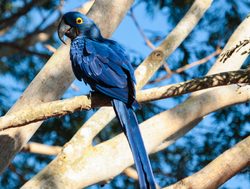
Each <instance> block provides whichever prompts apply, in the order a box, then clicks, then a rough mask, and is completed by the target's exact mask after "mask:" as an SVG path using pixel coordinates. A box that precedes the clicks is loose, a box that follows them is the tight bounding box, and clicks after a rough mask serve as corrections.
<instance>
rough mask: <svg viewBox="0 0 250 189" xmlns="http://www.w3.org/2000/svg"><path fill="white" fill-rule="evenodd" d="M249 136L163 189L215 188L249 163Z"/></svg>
mask: <svg viewBox="0 0 250 189" xmlns="http://www.w3.org/2000/svg"><path fill="white" fill-rule="evenodd" d="M249 146H250V136H249V137H247V138H245V139H244V140H242V141H241V142H239V143H238V144H236V145H235V146H234V147H232V148H231V149H229V150H227V151H225V152H224V153H223V154H221V155H220V156H219V157H217V158H216V159H215V160H213V161H212V162H211V163H209V164H208V165H207V166H206V167H204V168H203V169H201V170H200V171H198V172H197V173H195V174H193V175H191V176H189V177H187V178H185V179H182V180H181V181H179V182H177V183H175V184H173V185H171V186H169V187H165V188H164V189H187V188H192V189H200V188H202V189H216V188H219V186H221V185H222V184H223V183H225V182H226V181H227V180H229V179H230V178H231V177H233V176H234V175H235V174H237V173H238V172H239V171H241V170H243V169H244V168H246V167H247V166H249V165H250V148H249Z"/></svg>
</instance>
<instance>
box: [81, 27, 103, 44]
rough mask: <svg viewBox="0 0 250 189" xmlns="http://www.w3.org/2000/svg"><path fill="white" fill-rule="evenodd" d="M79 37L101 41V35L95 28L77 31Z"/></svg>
mask: <svg viewBox="0 0 250 189" xmlns="http://www.w3.org/2000/svg"><path fill="white" fill-rule="evenodd" d="M79 32H80V33H79V36H83V37H86V38H89V39H94V40H103V37H102V34H101V32H100V30H99V28H97V26H95V25H92V26H91V27H82V28H80V29H79Z"/></svg>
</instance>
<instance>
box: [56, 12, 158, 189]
mask: <svg viewBox="0 0 250 189" xmlns="http://www.w3.org/2000/svg"><path fill="white" fill-rule="evenodd" d="M64 35H66V36H67V37H69V38H70V39H71V48H70V59H71V64H72V69H73V72H74V74H75V76H76V78H77V79H78V80H80V81H84V82H85V83H86V84H88V85H89V86H90V87H91V88H92V90H94V91H96V92H99V93H101V94H103V95H106V96H108V97H109V98H110V99H111V104H112V106H113V108H114V110H115V113H116V116H117V118H118V120H119V122H120V125H121V127H122V130H123V132H124V133H125V135H126V137H127V140H128V143H129V145H130V148H131V151H132V154H133V157H134V162H135V166H136V169H137V172H138V176H139V184H140V188H141V189H155V188H156V184H155V180H154V176H153V172H152V168H151V165H150V162H149V158H148V155H147V152H146V149H145V147H144V143H143V139H142V136H141V133H140V129H139V126H138V122H137V118H136V115H135V113H134V110H135V109H136V108H137V107H138V103H137V101H136V97H135V86H134V85H135V82H136V81H135V76H134V69H133V67H132V66H131V64H130V62H129V58H128V56H127V55H126V53H125V51H124V49H123V48H122V47H121V45H119V44H118V43H117V42H115V41H113V40H110V39H106V38H104V37H102V35H101V32H100V29H99V28H98V27H97V26H96V24H95V23H94V22H93V21H92V20H91V19H90V18H88V17H87V16H85V15H83V14H81V13H79V12H68V13H66V14H64V15H63V17H62V19H61V21H60V24H59V26H58V36H59V38H60V40H61V41H62V42H63V43H65V42H64V40H63V37H64Z"/></svg>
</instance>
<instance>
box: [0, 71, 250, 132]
mask: <svg viewBox="0 0 250 189" xmlns="http://www.w3.org/2000/svg"><path fill="white" fill-rule="evenodd" d="M231 84H250V70H248V69H246V70H237V71H231V72H224V73H218V74H214V75H210V76H205V77H203V78H197V79H193V80H190V81H186V82H182V83H178V84H173V85H169V86H163V87H158V88H152V89H148V90H142V91H139V92H138V94H137V100H138V102H141V103H143V102H149V101H152V100H158V99H163V98H169V97H174V96H179V95H182V94H187V93H191V92H194V91H198V90H204V89H208V88H212V87H218V86H225V85H231ZM109 101H110V100H109V98H107V97H104V96H102V95H98V94H97V95H95V94H92V95H91V97H90V96H79V97H75V98H72V99H66V100H59V101H53V102H47V103H42V104H40V105H36V106H34V105H33V106H28V107H26V108H23V109H22V110H20V111H17V112H15V113H13V114H12V115H6V116H3V117H0V130H5V129H8V128H13V127H18V126H22V125H26V124H28V123H33V122H37V121H41V120H46V119H49V118H51V117H58V116H63V115H67V114H70V113H73V112H75V111H79V110H90V109H92V108H96V107H101V106H105V105H110V103H109Z"/></svg>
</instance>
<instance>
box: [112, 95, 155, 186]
mask: <svg viewBox="0 0 250 189" xmlns="http://www.w3.org/2000/svg"><path fill="white" fill-rule="evenodd" d="M112 105H113V107H114V110H115V113H116V116H117V118H118V120H119V122H120V124H121V126H122V129H123V132H124V133H125V135H126V137H127V139H128V143H129V145H130V148H131V151H132V154H133V157H134V162H135V166H136V169H137V173H138V176H139V184H140V188H141V189H156V184H155V180H154V175H153V171H152V168H151V165H150V162H149V158H148V155H147V152H146V149H145V146H144V143H143V139H142V136H141V132H140V129H139V126H138V122H137V118H136V115H135V113H134V110H133V109H132V108H131V107H128V106H127V105H126V104H125V103H123V102H122V101H119V100H116V99H113V100H112Z"/></svg>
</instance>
